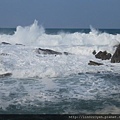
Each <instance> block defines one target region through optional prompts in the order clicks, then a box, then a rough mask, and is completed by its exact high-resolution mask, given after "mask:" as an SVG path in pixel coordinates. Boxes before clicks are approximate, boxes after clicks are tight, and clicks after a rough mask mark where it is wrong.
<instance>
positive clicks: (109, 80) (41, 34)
mask: <svg viewBox="0 0 120 120" xmlns="http://www.w3.org/2000/svg"><path fill="white" fill-rule="evenodd" d="M2 42H6V43H10V44H2ZM0 43H1V44H0V75H2V74H4V73H12V75H11V76H1V77H0V114H3V113H23V114H26V113H27V114H37V113H38V114H82V113H86V114H87V113H88V114H89V113H90V114H93V113H94V114H98V113H99V114H100V113H101V114H105V113H115V114H117V113H120V64H119V63H111V62H110V60H103V61H102V60H99V59H96V58H95V56H94V55H93V54H92V52H93V51H94V50H95V51H96V52H98V51H100V50H101V51H104V50H106V51H107V52H110V53H111V54H112V55H113V54H114V52H115V50H116V45H118V44H119V43H120V30H119V29H101V30H96V29H94V28H92V27H90V29H44V28H43V27H42V26H39V25H38V22H37V21H35V22H34V23H33V24H32V25H30V26H25V27H22V26H17V28H0ZM38 48H42V49H51V50H54V51H58V52H69V53H71V54H69V55H44V54H38V53H37V52H36V49H38ZM90 60H93V61H96V62H101V63H103V64H104V65H102V66H89V65H88V62H89V61H90Z"/></svg>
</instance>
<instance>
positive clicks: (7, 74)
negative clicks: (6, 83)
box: [0, 73, 12, 77]
mask: <svg viewBox="0 0 120 120" xmlns="http://www.w3.org/2000/svg"><path fill="white" fill-rule="evenodd" d="M11 75H12V73H3V74H0V77H7V76H11Z"/></svg>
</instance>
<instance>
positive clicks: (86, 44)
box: [0, 20, 120, 78]
mask: <svg viewBox="0 0 120 120" xmlns="http://www.w3.org/2000/svg"><path fill="white" fill-rule="evenodd" d="M0 42H8V43H11V44H12V45H7V46H6V45H1V47H0V53H7V54H8V55H6V56H4V55H0V59H1V64H2V66H3V67H2V68H4V70H6V71H7V70H8V71H11V72H12V73H13V75H12V77H22V78H24V77H40V78H43V77H57V76H61V75H70V74H77V73H81V72H98V71H99V72H102V71H114V68H113V67H111V64H110V61H107V62H106V61H102V62H104V63H105V65H104V67H103V66H102V67H101V66H100V67H94V66H93V67H91V66H88V62H89V60H96V59H95V57H94V56H93V55H92V52H93V50H96V51H97V52H98V51H99V50H107V51H108V52H110V53H112V54H113V53H114V51H115V49H116V48H115V47H114V46H115V45H117V44H119V42H120V34H117V35H112V34H108V33H100V32H98V31H96V30H95V29H93V28H91V32H90V33H88V34H86V33H78V32H75V33H59V34H56V35H50V34H46V33H45V30H44V28H43V27H41V26H39V25H38V22H37V21H36V20H35V21H34V23H33V24H32V25H30V26H26V27H22V26H18V27H17V29H16V31H15V33H14V34H13V35H5V34H3V35H0ZM16 43H18V44H23V45H25V46H16V45H15V44H16ZM39 47H41V48H49V49H52V50H56V51H59V52H69V53H72V55H68V56H65V55H61V56H56V57H55V56H53V55H46V56H44V55H39V54H37V53H36V52H35V50H36V48H39ZM96 61H100V60H96ZM106 65H107V67H106ZM114 66H115V64H114ZM118 66H119V65H118ZM117 68H118V67H117ZM115 70H116V72H118V71H119V69H118V71H117V69H116V68H115Z"/></svg>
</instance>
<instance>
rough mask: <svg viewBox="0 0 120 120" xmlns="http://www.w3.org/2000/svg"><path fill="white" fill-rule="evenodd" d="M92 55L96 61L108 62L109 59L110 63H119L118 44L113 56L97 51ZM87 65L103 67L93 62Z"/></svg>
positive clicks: (119, 50)
mask: <svg viewBox="0 0 120 120" xmlns="http://www.w3.org/2000/svg"><path fill="white" fill-rule="evenodd" d="M92 53H93V55H95V57H96V58H98V59H101V60H110V59H111V63H120V44H119V45H118V46H117V49H116V51H115V53H114V54H113V56H112V55H111V53H108V52H107V51H99V52H98V53H97V54H96V51H95V50H94V51H93V52H92ZM88 65H103V64H102V63H97V62H94V61H89V63H88Z"/></svg>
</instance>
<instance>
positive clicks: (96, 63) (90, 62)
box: [88, 61, 103, 66]
mask: <svg viewBox="0 0 120 120" xmlns="http://www.w3.org/2000/svg"><path fill="white" fill-rule="evenodd" d="M88 65H97V66H99V65H103V63H98V62H94V61H89V63H88Z"/></svg>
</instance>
